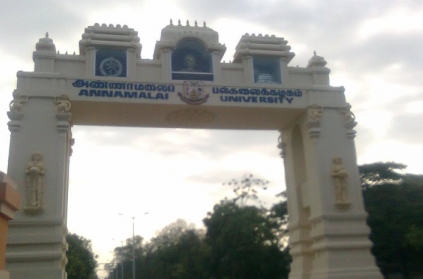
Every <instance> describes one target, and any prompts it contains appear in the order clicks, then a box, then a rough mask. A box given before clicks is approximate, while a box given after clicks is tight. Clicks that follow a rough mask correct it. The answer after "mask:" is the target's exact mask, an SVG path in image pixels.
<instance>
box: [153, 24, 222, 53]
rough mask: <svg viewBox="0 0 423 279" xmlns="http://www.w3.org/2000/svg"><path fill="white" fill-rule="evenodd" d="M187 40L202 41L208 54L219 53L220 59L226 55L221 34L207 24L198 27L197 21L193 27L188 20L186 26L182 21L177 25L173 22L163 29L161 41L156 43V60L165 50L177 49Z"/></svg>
mask: <svg viewBox="0 0 423 279" xmlns="http://www.w3.org/2000/svg"><path fill="white" fill-rule="evenodd" d="M186 38H191V39H195V40H198V41H200V42H201V43H203V44H204V46H205V48H206V50H207V51H208V52H217V53H218V57H219V59H221V58H222V57H223V55H224V54H225V51H226V47H225V46H224V45H222V44H220V43H219V34H218V33H217V32H216V31H214V30H213V29H211V28H209V27H207V26H206V23H205V22H204V23H203V25H202V26H198V23H197V21H195V22H194V25H193V26H191V25H190V23H189V21H188V20H187V22H186V25H185V26H183V25H182V24H181V21H180V20H178V24H177V25H174V24H173V21H172V20H171V21H170V24H169V25H168V26H166V27H165V28H163V29H162V33H161V36H160V41H157V42H156V47H155V49H154V59H159V58H160V54H161V52H162V51H163V50H165V49H170V50H173V49H175V47H176V45H177V44H178V43H179V42H180V41H181V40H182V39H186Z"/></svg>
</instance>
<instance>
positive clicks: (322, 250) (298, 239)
mask: <svg viewBox="0 0 423 279" xmlns="http://www.w3.org/2000/svg"><path fill="white" fill-rule="evenodd" d="M355 124H356V123H355V119H354V116H353V114H352V112H351V111H350V107H349V106H348V105H347V106H346V107H344V108H337V107H325V108H323V107H319V106H317V105H314V106H310V107H308V108H307V110H306V111H305V113H304V115H303V117H302V118H301V119H300V120H298V121H296V123H294V124H293V125H292V126H291V127H290V128H288V129H286V130H284V131H283V135H282V137H281V142H280V147H281V148H282V149H283V152H282V154H283V155H284V157H285V168H286V183H287V191H288V197H289V198H288V206H289V207H288V210H289V216H290V223H289V231H290V245H291V255H292V257H293V262H292V266H291V274H290V279H338V278H342V279H353V278H354V279H368V278H382V275H381V274H380V271H379V269H378V268H377V266H376V264H375V259H374V257H373V256H372V255H371V253H370V248H371V245H372V243H371V242H370V240H369V238H368V235H369V233H370V230H369V228H368V226H367V224H366V218H367V213H366V212H365V210H364V204H363V198H362V193H361V188H360V181H359V174H358V168H357V161H356V151H355V145H354V141H353V138H354V136H353V135H354V132H353V130H352V128H353V127H354V126H355Z"/></svg>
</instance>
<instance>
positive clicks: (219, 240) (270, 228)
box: [203, 200, 289, 279]
mask: <svg viewBox="0 0 423 279" xmlns="http://www.w3.org/2000/svg"><path fill="white" fill-rule="evenodd" d="M203 222H204V225H205V226H206V227H207V233H206V243H207V244H208V245H209V247H210V264H211V266H210V273H211V275H212V276H213V277H215V278H219V279H220V278H231V279H238V278H239V279H241V278H250V279H255V278H257V279H258V278H269V279H272V278H287V277H288V272H289V267H288V265H289V255H288V254H287V251H286V250H281V249H280V248H279V245H278V243H279V241H278V237H277V235H275V234H274V229H275V223H273V222H271V221H270V220H269V218H267V217H266V211H265V210H263V209H261V208H258V207H255V206H240V205H238V204H237V203H236V202H235V201H229V200H224V201H221V202H220V203H219V204H217V205H215V206H214V209H213V212H212V213H209V214H208V216H207V217H206V218H205V219H204V220H203Z"/></svg>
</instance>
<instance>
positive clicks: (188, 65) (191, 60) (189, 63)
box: [180, 54, 198, 72]
mask: <svg viewBox="0 0 423 279" xmlns="http://www.w3.org/2000/svg"><path fill="white" fill-rule="evenodd" d="M184 66H185V68H182V69H181V70H180V71H182V72H198V70H197V61H196V59H195V57H194V55H191V54H187V55H185V57H184Z"/></svg>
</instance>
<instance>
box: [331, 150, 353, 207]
mask: <svg viewBox="0 0 423 279" xmlns="http://www.w3.org/2000/svg"><path fill="white" fill-rule="evenodd" d="M331 176H332V179H333V183H334V186H335V197H336V204H349V202H348V199H347V178H348V173H347V171H346V170H345V167H344V166H343V165H342V159H341V158H340V157H334V158H333V159H332V172H331Z"/></svg>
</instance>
